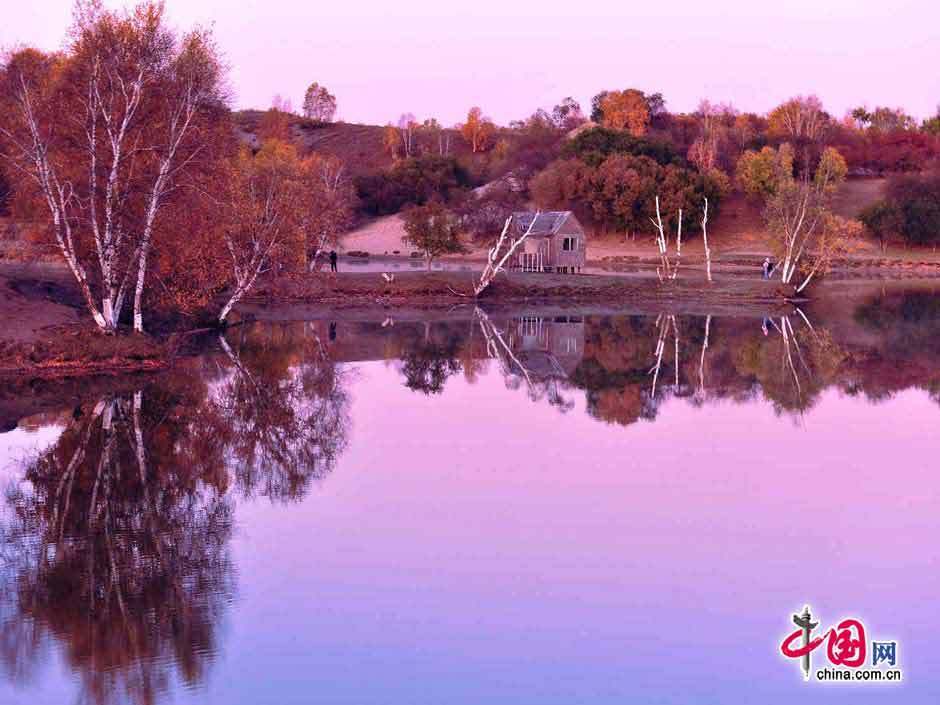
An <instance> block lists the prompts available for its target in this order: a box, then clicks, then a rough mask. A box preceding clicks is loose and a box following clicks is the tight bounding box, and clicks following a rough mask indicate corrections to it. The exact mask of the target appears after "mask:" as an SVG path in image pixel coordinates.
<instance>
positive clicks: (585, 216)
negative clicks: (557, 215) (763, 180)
mask: <svg viewBox="0 0 940 705" xmlns="http://www.w3.org/2000/svg"><path fill="white" fill-rule="evenodd" d="M727 190H728V179H727V177H725V176H724V175H723V174H722V173H721V172H719V171H717V170H713V171H712V172H709V173H707V174H698V173H696V172H694V171H692V170H689V169H686V168H684V167H682V166H678V165H676V164H667V165H665V166H663V165H660V164H659V163H657V162H656V161H655V160H653V159H651V158H650V157H647V156H637V155H631V154H612V155H611V156H609V157H608V158H606V159H604V160H603V161H601V162H600V164H598V165H597V166H593V165H592V164H588V163H585V162H583V161H581V160H578V159H560V160H558V161H556V162H554V163H553V164H552V165H551V166H549V167H548V168H547V169H545V170H544V171H542V172H541V173H540V174H539V175H538V176H537V177H536V178H535V179H533V180H532V182H531V183H530V185H529V191H530V194H531V196H532V198H533V200H534V201H535V202H536V203H537V204H538V205H539V206H542V207H544V208H552V209H566V210H568V209H570V210H573V211H574V212H575V213H576V214H577V216H578V218H579V219H581V220H582V221H583V222H585V223H592V224H594V225H595V226H596V227H598V228H600V229H602V230H608V231H609V230H614V231H619V232H623V233H624V234H625V236H626V237H628V238H635V237H636V234H637V233H638V232H644V231H646V230H647V229H648V228H649V225H650V221H649V219H650V218H651V217H652V216H653V215H654V211H653V205H654V201H655V197H656V196H657V195H659V196H660V200H661V202H662V205H663V210H664V214H665V215H664V217H665V221H664V222H665V223H666V224H667V225H668V226H669V228H670V229H675V227H676V226H677V225H678V211H679V209H680V208H681V209H683V231H684V232H689V233H692V232H697V231H698V230H699V229H700V225H701V224H700V222H699V220H698V219H697V217H693V213H698V210H700V209H701V204H702V199H703V197H707V198H708V199H709V203H710V204H712V211H711V212H712V213H713V214H714V213H715V212H717V208H718V206H719V203H720V201H721V198H722V197H723V196H724V195H725V193H726V192H727Z"/></svg>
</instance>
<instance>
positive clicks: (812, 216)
mask: <svg viewBox="0 0 940 705" xmlns="http://www.w3.org/2000/svg"><path fill="white" fill-rule="evenodd" d="M847 171H848V169H847V167H846V164H845V160H844V159H843V158H842V156H841V155H840V154H839V153H838V152H837V151H836V150H835V149H833V148H831V147H829V148H827V149H826V150H825V151H824V152H823V154H822V157H821V159H820V161H819V165H818V166H817V168H816V171H815V173H814V174H813V175H812V177H810V176H809V174H803V175H801V176H794V175H793V174H792V173H791V172H789V171H788V170H787V169H786V168H785V165H784V164H783V163H780V162H778V164H777V173H776V183H775V185H774V192H773V193H772V195H770V197H769V198H768V199H767V207H766V211H765V218H766V219H767V223H768V225H769V226H770V231H771V234H772V236H773V237H774V238H775V241H774V245H775V247H776V249H777V250H778V251H779V253H780V255H781V257H782V260H783V262H782V264H781V267H780V270H781V274H780V278H781V281H782V282H783V283H784V284H791V283H794V278H795V277H796V274H797V272H798V271H799V269H800V267H801V265H802V264H803V263H804V258H807V259H809V260H810V264H809V267H808V269H809V273H808V274H806V275H804V276H803V278H802V279H801V280H800V281H799V283H798V284H796V290H797V291H802V290H803V289H804V288H805V287H806V286H807V285H808V284H809V282H810V280H811V279H812V277H813V275H814V274H816V273H817V272H818V271H819V269H820V266H821V264H822V263H823V262H824V261H825V260H826V259H827V258H828V257H830V256H831V254H832V252H831V249H830V248H829V247H828V245H827V243H826V239H825V227H824V226H825V223H826V220H827V218H829V217H830V215H831V213H830V211H829V204H830V202H831V199H832V196H833V194H834V193H835V190H836V188H837V187H838V185H839V184H840V183H841V182H842V181H843V180H844V179H845V175H846V172H847Z"/></svg>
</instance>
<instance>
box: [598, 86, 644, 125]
mask: <svg viewBox="0 0 940 705" xmlns="http://www.w3.org/2000/svg"><path fill="white" fill-rule="evenodd" d="M600 107H601V111H602V112H603V125H604V126H605V127H610V128H612V129H615V130H627V131H628V132H629V133H630V134H631V135H633V136H634V137H642V136H643V135H644V134H646V130H647V128H648V127H649V124H650V110H649V104H648V103H647V102H646V96H645V95H644V94H643V92H642V91H638V90H636V89H633V88H628V89H627V90H625V91H613V92H611V93H608V94H607V95H606V96H605V97H604V99H603V100H602V101H601V105H600Z"/></svg>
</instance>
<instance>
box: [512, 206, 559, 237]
mask: <svg viewBox="0 0 940 705" xmlns="http://www.w3.org/2000/svg"><path fill="white" fill-rule="evenodd" d="M569 217H571V211H544V212H542V213H533V212H532V211H520V212H518V213H513V214H512V219H513V221H514V222H515V223H516V227H517V228H518V229H519V231H520V232H525V231H526V230H528V229H529V225H530V224H531V225H532V230H531V231H530V232H529V236H530V237H532V236H535V237H548V236H550V235H555V234H556V233H557V232H558V230H559V229H560V228H561V226H562V225H564V223H565V221H566V220H568V218H569ZM533 220H535V223H534V224H533V223H532V221H533Z"/></svg>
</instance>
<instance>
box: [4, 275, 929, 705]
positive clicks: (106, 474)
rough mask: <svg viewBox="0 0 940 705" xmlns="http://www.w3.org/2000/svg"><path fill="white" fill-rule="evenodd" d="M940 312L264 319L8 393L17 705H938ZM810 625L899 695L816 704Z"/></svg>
mask: <svg viewBox="0 0 940 705" xmlns="http://www.w3.org/2000/svg"><path fill="white" fill-rule="evenodd" d="M937 300H938V297H937V296H936V295H935V294H933V293H931V294H929V295H928V294H910V295H905V296H900V295H899V296H891V297H886V298H879V299H872V300H868V301H860V302H859V303H858V304H857V305H853V306H851V307H846V311H845V312H843V313H840V314H830V315H829V316H828V317H825V316H822V315H816V314H814V313H813V311H812V310H807V311H806V312H805V314H806V318H805V319H804V317H803V316H801V315H799V314H798V313H796V312H789V314H788V315H784V314H786V313H787V312H784V314H782V313H781V312H774V313H773V315H772V316H769V315H768V316H767V317H765V315H763V314H764V313H765V312H760V311H756V312H748V311H746V310H742V311H739V312H737V314H736V315H733V316H732V315H712V316H708V315H707V312H699V313H700V314H702V315H699V314H696V315H691V314H690V315H686V314H678V315H674V314H673V312H670V311H661V312H656V311H650V312H647V313H646V314H644V315H639V314H637V315H619V316H609V315H596V314H591V313H590V312H589V311H566V312H563V313H561V314H560V315H559V313H558V312H557V311H555V312H547V311H539V310H537V309H533V310H531V311H524V312H513V313H512V315H509V314H499V313H497V312H493V311H490V312H489V313H485V312H483V311H474V310H473V309H466V310H458V311H454V312H451V313H449V314H447V315H446V316H442V317H440V318H438V319H437V320H429V321H414V320H412V321H409V320H404V319H398V320H395V319H393V318H392V317H377V318H375V317H373V318H371V319H370V317H369V316H361V317H359V319H356V320H353V319H352V318H350V317H347V318H346V319H339V320H336V321H329V320H313V321H306V322H296V323H257V324H254V325H252V326H244V327H241V328H235V329H233V330H231V331H229V332H228V334H227V336H226V338H225V339H224V340H215V339H212V340H207V341H205V347H204V352H203V353H202V354H200V355H196V356H193V357H191V358H189V359H187V360H185V361H184V362H183V363H182V364H181V365H180V366H179V367H178V368H177V369H175V370H174V371H173V372H171V373H167V374H165V375H162V376H159V377H152V378H141V379H133V378H132V379H129V380H127V379H125V380H113V381H109V382H107V383H95V384H94V385H93V384H91V383H88V385H86V386H87V388H85V387H82V388H80V389H79V391H78V392H75V390H74V388H70V389H69V391H68V394H67V395H66V393H65V392H56V389H55V388H54V387H51V388H50V387H48V386H42V385H39V386H36V385H33V386H32V387H25V386H24V387H23V389H22V390H20V391H19V392H18V391H17V390H14V389H12V387H11V389H10V390H7V393H6V394H5V398H7V399H9V398H12V397H16V401H17V403H19V404H20V406H18V407H17V406H15V405H13V406H11V405H9V404H8V405H7V406H4V407H2V408H3V409H13V408H20V409H22V408H25V407H28V406H29V404H30V403H32V402H30V400H33V401H34V402H35V409H34V412H37V413H33V414H32V415H29V416H27V417H25V418H14V419H11V418H5V419H3V427H4V428H12V430H10V431H9V432H7V433H4V434H0V467H2V471H0V477H2V478H3V479H4V481H5V484H6V485H7V488H6V492H5V495H4V497H3V499H2V509H0V558H2V563H0V579H2V593H0V667H2V670H0V703H24V704H27V703H28V704H30V705H39V704H40V703H57V704H58V703H67V702H101V703H125V702H126V703H170V702H173V703H219V704H226V705H228V704H232V703H314V702H316V703H357V704H360V703H382V704H385V703H408V704H412V703H445V702H446V703H479V702H487V703H520V702H522V703H526V702H545V703H566V704H567V703H623V702H643V703H706V702H709V703H711V702H714V703H752V702H753V703H762V704H766V703H784V702H793V701H797V700H798V701H801V702H810V703H823V702H847V703H848V702H852V703H867V702H889V701H890V702H904V703H935V702H937V701H938V699H940V649H938V648H937V634H938V632H940V605H938V603H937V601H936V595H937V594H938V592H940V579H938V576H940V565H938V548H937V545H938V543H937V537H938V536H940V511H938V510H940V476H938V473H937V471H936V468H937V462H936V458H937V456H938V454H940V437H938V434H937V428H938V421H940V305H938V304H937V303H935V302H936V301H937ZM57 393H59V394H60V396H59V397H56V396H55V395H56V394H57ZM17 394H19V396H16V395H17ZM57 398H67V399H69V400H70V401H69V403H68V404H67V408H58V407H57V405H56V403H55V399H57ZM73 398H77V399H78V401H75V402H74V403H73V402H72V401H71V400H72V399H73ZM50 399H52V401H50ZM24 400H25V401H24ZM24 405H25V406H24ZM61 406H66V405H61ZM39 410H41V413H38V412H39ZM12 413H14V412H13V411H8V412H7V416H8V417H9V415H10V414H12ZM17 413H22V412H17ZM14 426H15V427H14ZM805 603H809V604H811V605H812V607H813V610H814V611H815V613H816V614H817V615H819V616H820V617H821V620H822V621H823V622H824V623H825V624H830V623H834V622H835V621H837V620H838V619H840V618H842V617H844V616H858V617H860V618H862V619H863V620H864V621H865V624H866V626H867V627H868V629H869V638H872V637H874V638H876V639H879V638H882V639H885V638H890V639H896V640H897V641H898V644H899V645H898V666H899V667H900V668H902V669H903V670H904V678H905V680H904V682H903V683H902V684H900V685H897V684H892V685H888V684H880V685H877V684H875V685H867V686H855V687H846V686H838V685H826V684H821V683H816V682H812V683H804V682H803V681H802V679H801V676H800V672H799V667H798V664H797V663H796V662H794V661H789V660H786V659H784V658H783V657H782V656H780V654H779V650H778V649H779V644H780V641H781V640H782V638H783V637H784V636H786V635H787V634H788V633H790V632H791V631H792V630H793V625H792V623H791V621H790V617H791V614H792V613H793V612H794V611H796V610H799V609H800V608H802V606H803V605H804V604H805ZM823 652H824V650H820V651H818V652H816V654H814V664H817V665H819V666H821V665H822V663H823V660H824V653H823Z"/></svg>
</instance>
